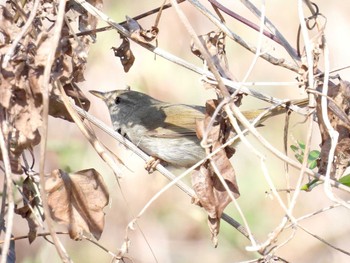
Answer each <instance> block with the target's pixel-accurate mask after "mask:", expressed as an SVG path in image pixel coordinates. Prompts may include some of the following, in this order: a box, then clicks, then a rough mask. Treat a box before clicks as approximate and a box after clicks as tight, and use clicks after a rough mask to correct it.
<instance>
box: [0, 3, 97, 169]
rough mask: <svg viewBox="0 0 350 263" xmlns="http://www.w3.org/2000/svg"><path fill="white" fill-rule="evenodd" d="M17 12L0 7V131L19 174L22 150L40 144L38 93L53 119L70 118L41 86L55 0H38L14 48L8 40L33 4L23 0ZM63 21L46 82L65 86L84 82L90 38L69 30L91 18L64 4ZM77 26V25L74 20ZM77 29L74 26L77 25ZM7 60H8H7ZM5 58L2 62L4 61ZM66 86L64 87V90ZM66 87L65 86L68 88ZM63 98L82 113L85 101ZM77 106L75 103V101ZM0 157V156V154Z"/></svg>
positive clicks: (92, 24)
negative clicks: (45, 98) (0, 117)
mask: <svg viewBox="0 0 350 263" xmlns="http://www.w3.org/2000/svg"><path fill="white" fill-rule="evenodd" d="M89 2H90V3H91V4H93V5H95V6H96V7H101V5H102V1H101V0H95V1H93V0H91V1H89ZM21 8H22V11H21V12H20V11H19V10H18V6H17V4H16V1H6V4H4V5H1V6H0V41H1V45H0V57H1V58H2V59H1V61H0V62H1V68H0V106H1V108H3V109H4V110H3V112H4V114H3V115H4V116H3V117H4V119H5V120H6V123H5V124H4V125H3V126H2V132H3V133H4V135H5V137H6V138H9V142H8V144H9V145H10V146H11V148H10V156H9V157H10V161H11V166H12V171H13V172H16V173H21V172H22V168H21V165H20V161H19V157H20V155H21V154H22V152H23V151H24V150H25V149H28V148H30V147H33V146H35V145H37V144H38V143H39V142H40V139H41V138H40V134H39V128H40V127H41V125H42V118H41V114H42V102H43V97H42V90H43V89H44V88H45V89H48V90H49V97H50V107H51V106H52V108H50V109H49V111H50V113H51V114H53V116H56V117H61V118H64V119H66V120H70V116H69V115H68V114H67V113H66V111H65V110H63V108H62V106H60V105H57V103H56V102H57V96H56V94H55V89H54V88H52V86H49V87H42V82H43V81H42V80H43V74H44V69H45V67H47V65H46V64H47V57H48V54H49V53H50V52H51V51H52V48H53V46H52V38H53V35H54V33H53V32H54V30H55V21H56V18H57V17H56V16H57V12H56V11H57V10H56V2H55V1H51V0H42V1H41V4H40V5H39V8H38V10H37V13H36V16H35V18H34V21H33V22H32V24H31V26H30V27H29V29H28V30H27V32H26V33H25V34H24V35H23V36H22V38H21V40H20V42H19V43H18V45H17V46H14V44H15V42H14V40H15V39H16V38H17V37H18V35H19V34H20V32H21V31H22V28H23V26H24V25H25V22H26V21H27V19H28V18H27V17H25V16H23V15H21V13H23V14H29V13H30V12H32V11H33V1H24V2H23V6H21ZM65 15H66V17H67V19H66V20H65V23H64V24H63V28H62V31H61V37H60V42H59V44H58V47H57V49H56V52H55V58H54V63H53V65H52V71H51V79H52V80H55V81H60V82H62V84H63V85H64V86H65V85H69V84H72V83H77V82H80V81H82V80H84V75H83V73H84V70H85V65H86V58H87V53H88V51H89V47H90V44H91V43H92V42H93V39H92V37H93V36H90V35H83V36H79V37H72V35H73V34H74V32H73V31H75V32H76V31H79V30H80V31H81V30H86V29H90V30H91V29H92V30H93V29H95V28H96V24H97V19H96V18H95V17H93V16H91V15H90V14H88V13H87V12H86V11H85V10H83V9H81V8H79V7H78V5H77V4H74V1H69V3H68V4H67V6H66V14H65ZM77 20H78V21H79V23H78V21H77ZM77 25H78V26H77ZM7 58H9V59H8V60H7ZM5 60H6V62H7V63H4V62H5ZM65 87H66V88H67V87H69V86H65ZM68 89H69V88H68ZM68 95H70V96H71V97H73V98H74V100H75V101H77V100H78V99H79V100H80V101H84V102H85V103H84V105H85V106H84V109H85V110H87V109H88V105H89V103H87V99H86V97H83V98H82V96H81V93H80V94H79V95H78V96H77V95H76V94H74V95H72V94H70V93H69V92H68ZM77 105H78V106H81V104H80V103H77ZM0 156H1V154H0ZM0 158H1V157H0Z"/></svg>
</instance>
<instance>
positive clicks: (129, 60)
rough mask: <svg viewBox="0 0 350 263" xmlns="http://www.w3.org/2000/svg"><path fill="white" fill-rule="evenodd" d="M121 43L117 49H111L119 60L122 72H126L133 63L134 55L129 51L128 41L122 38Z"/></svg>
mask: <svg viewBox="0 0 350 263" xmlns="http://www.w3.org/2000/svg"><path fill="white" fill-rule="evenodd" d="M122 39H123V42H122V43H121V44H120V46H119V47H118V48H115V47H112V49H113V51H114V55H115V56H116V57H119V58H120V62H121V63H122V65H123V68H124V71H125V72H128V71H129V69H130V68H131V67H132V65H133V64H134V61H135V57H134V54H133V53H132V51H131V49H130V41H129V39H127V38H126V37H122Z"/></svg>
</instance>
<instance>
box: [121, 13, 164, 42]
mask: <svg viewBox="0 0 350 263" xmlns="http://www.w3.org/2000/svg"><path fill="white" fill-rule="evenodd" d="M124 27H125V28H126V29H127V30H128V31H129V32H130V37H131V39H133V40H135V41H138V42H141V43H149V42H151V41H153V40H154V39H156V38H157V36H158V33H159V29H158V28H157V27H156V26H152V28H151V29H150V30H145V29H143V28H142V27H141V25H140V24H139V23H138V22H137V21H136V20H135V19H132V18H130V17H128V16H127V17H126V23H125V25H124Z"/></svg>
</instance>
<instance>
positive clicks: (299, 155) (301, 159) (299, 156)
mask: <svg viewBox="0 0 350 263" xmlns="http://www.w3.org/2000/svg"><path fill="white" fill-rule="evenodd" d="M294 156H295V158H296V159H297V160H298V162H299V163H302V162H303V159H304V155H303V154H299V153H297V154H295V155H294Z"/></svg>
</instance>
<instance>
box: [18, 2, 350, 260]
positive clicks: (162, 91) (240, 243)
mask: <svg viewBox="0 0 350 263" xmlns="http://www.w3.org/2000/svg"><path fill="white" fill-rule="evenodd" d="M162 2H163V1H135V0H131V1H112V0H105V1H104V8H103V11H104V12H105V13H106V14H107V15H108V16H110V17H111V18H112V19H114V20H115V21H116V22H122V21H124V20H125V16H126V15H127V16H130V17H133V16H136V15H139V14H141V13H143V12H145V11H148V10H150V9H153V8H156V7H158V6H160V5H161V4H162ZM202 2H205V4H206V5H207V3H206V1H202ZM253 2H254V3H255V4H256V6H257V7H259V8H260V5H261V3H260V1H253ZM221 3H222V4H224V5H225V6H226V7H228V8H229V9H231V10H233V11H234V12H237V13H238V14H240V15H241V16H243V17H245V18H247V19H249V20H251V21H253V22H255V23H257V24H258V23H259V19H258V18H256V17H254V16H253V15H252V14H251V13H250V12H249V11H248V10H247V9H246V8H245V7H244V6H243V5H242V4H241V3H240V1H221ZM316 4H317V5H318V7H319V9H320V12H321V13H322V14H323V15H324V16H325V17H326V18H327V27H326V32H325V33H326V38H327V42H328V44H329V50H330V63H331V69H337V68H340V67H343V66H346V65H348V61H349V58H350V54H349V52H347V50H348V43H349V38H350V34H349V32H350V31H349V29H350V28H349V24H350V21H349V16H348V10H349V8H350V2H348V1H336V2H334V1H327V0H320V1H317V2H316ZM207 6H208V8H209V9H210V6H209V5H207ZM181 8H183V10H184V11H185V13H186V15H187V16H188V18H189V20H190V22H191V24H192V26H193V27H194V29H195V30H196V32H197V34H198V35H202V34H206V33H208V32H209V31H212V30H216V27H215V26H214V25H213V24H212V23H210V22H209V21H208V20H207V19H206V18H205V17H204V16H203V15H201V14H200V13H199V12H198V11H197V10H195V9H194V8H193V7H192V6H191V5H190V4H189V3H182V4H181ZM210 10H212V9H210ZM306 14H308V13H307V12H306ZM266 15H267V17H268V18H269V19H270V20H271V21H272V23H274V25H275V26H276V27H277V28H278V29H279V30H280V31H281V33H282V34H283V35H284V36H285V37H286V39H287V40H288V41H289V42H290V43H291V45H292V46H293V47H295V46H296V38H297V30H298V26H299V18H298V15H297V3H296V1H278V0H268V1H266ZM155 17H156V15H153V16H150V17H147V18H145V19H142V20H140V21H138V22H139V23H140V24H141V25H142V26H143V28H150V27H151V26H152V25H153V24H154V21H155ZM225 18H226V22H227V25H228V27H229V28H230V29H231V30H232V31H233V32H235V33H236V34H238V35H240V36H241V37H242V38H243V39H244V40H245V41H247V42H250V43H257V41H258V34H257V32H255V31H253V30H251V29H249V28H247V27H246V26H244V25H242V24H241V23H239V22H237V21H235V20H233V19H232V18H230V17H228V16H226V15H225ZM104 25H105V24H104V23H100V26H104ZM158 27H159V29H160V33H159V37H158V46H159V47H160V48H161V49H164V50H166V51H168V52H170V53H172V54H174V55H176V56H178V57H181V58H183V59H185V60H187V61H189V62H190V63H193V64H195V65H197V66H200V67H201V66H202V62H201V61H200V59H199V58H197V57H195V56H194V55H192V54H191V51H190V41H191V38H190V36H189V34H188V33H187V31H186V30H185V28H184V26H183V24H182V23H181V22H180V20H179V18H178V16H177V14H176V13H175V11H174V10H173V9H167V10H164V11H163V14H162V16H161V20H160V24H159V26H158ZM119 45H120V39H119V35H118V34H117V33H116V32H115V31H107V32H103V33H99V34H98V37H97V41H96V43H95V44H94V45H93V46H92V48H91V51H90V54H89V58H88V64H87V66H88V68H87V70H86V72H85V79H86V81H85V82H83V83H81V85H80V87H81V89H82V90H83V91H84V93H85V94H86V95H87V96H88V97H89V99H90V100H91V103H92V105H91V109H90V113H91V114H93V115H95V116H96V117H98V118H99V119H101V120H102V121H104V122H105V123H107V124H109V125H110V119H109V114H108V111H107V108H106V107H105V105H104V103H103V102H102V101H100V100H98V99H97V98H95V97H94V96H92V95H91V94H89V93H88V90H90V89H94V90H101V91H107V90H113V89H123V88H125V86H126V85H130V86H131V88H132V89H134V90H138V91H142V92H145V93H147V94H149V95H151V96H153V97H156V98H157V99H160V100H164V101H168V102H173V103H187V104H198V105H204V104H205V101H206V100H207V99H209V98H214V97H215V94H214V92H213V91H212V90H206V89H205V88H204V87H203V85H202V83H201V76H200V75H198V74H196V73H194V72H191V71H189V70H187V69H184V68H182V67H180V66H178V65H175V64H173V63H171V62H169V61H166V60H165V59H163V58H161V57H158V56H155V55H154V54H153V53H151V52H149V51H147V50H145V49H143V48H141V47H139V46H138V45H136V44H134V43H132V44H131V48H132V51H133V52H134V55H135V58H136V60H135V64H134V65H133V67H132V68H131V69H130V71H129V72H128V73H124V71H123V68H122V65H121V63H120V61H119V59H118V58H116V57H114V55H113V51H112V50H111V47H112V46H114V47H118V46H119ZM263 48H264V50H266V51H267V52H269V53H270V54H272V55H274V56H276V57H278V58H287V60H289V57H288V55H287V54H286V52H284V51H283V50H282V49H281V48H280V47H279V46H278V45H277V44H276V43H274V42H272V41H270V40H268V39H266V38H264V40H263ZM226 52H227V58H228V61H229V65H230V70H231V72H232V74H233V75H234V76H235V77H236V79H237V80H242V78H243V77H244V76H245V74H246V72H247V70H248V68H249V66H250V64H251V63H252V59H253V57H254V55H253V54H251V53H250V52H248V51H246V50H245V49H243V48H242V47H240V46H239V45H238V44H236V43H233V42H232V41H231V40H229V39H228V38H227V39H226ZM348 73H349V70H344V71H341V72H339V74H340V75H341V77H342V78H343V79H345V80H347V79H348V77H347V75H348ZM295 78H296V74H295V73H293V72H290V71H288V70H286V69H283V68H280V67H276V66H273V65H271V64H269V63H267V62H265V61H263V60H262V59H259V60H258V62H257V64H256V65H255V66H254V69H253V71H252V73H251V75H250V76H249V77H248V79H247V81H251V82H288V81H295ZM254 88H255V89H257V90H260V91H261V92H263V93H265V94H269V95H272V96H274V97H277V98H281V99H283V98H289V99H294V98H295V99H296V98H303V97H306V94H305V93H304V92H303V90H301V89H299V88H298V87H297V86H296V85H293V86H273V87H268V86H256V87H254ZM264 106H267V104H265V103H263V102H260V101H258V100H256V99H254V98H251V97H245V98H244V100H243V105H242V108H243V109H254V108H259V107H264ZM302 122H303V118H302V117H300V116H296V114H292V117H291V124H290V133H289V137H288V139H289V145H290V144H296V141H297V140H299V141H305V136H306V130H305V125H304V124H303V123H302ZM283 127H284V116H281V117H276V118H274V119H273V120H270V121H268V122H266V124H265V127H263V128H262V129H261V130H260V132H261V134H262V135H263V136H264V137H265V138H266V139H267V140H269V141H270V142H271V143H272V144H273V145H274V146H275V147H276V148H278V149H279V150H283ZM95 131H96V134H97V136H98V138H99V139H100V140H101V142H103V143H104V144H105V145H107V146H108V147H109V148H110V149H112V150H113V151H114V152H115V153H116V154H117V155H118V156H120V157H121V159H122V160H123V161H124V162H125V164H126V166H127V168H123V175H124V177H123V179H121V180H120V182H119V183H120V186H119V185H118V183H117V182H116V180H115V177H114V175H113V174H112V172H111V170H110V168H109V167H108V166H107V165H106V164H105V163H104V162H103V161H102V160H101V159H100V157H99V156H98V155H97V153H96V152H95V151H94V149H93V148H92V147H91V146H90V144H89V143H88V142H87V140H86V139H85V138H84V137H83V135H82V134H81V133H80V131H79V130H78V128H77V127H76V125H75V124H72V123H67V122H65V121H62V120H60V119H54V118H50V120H49V141H48V157H47V160H48V161H47V164H46V170H47V172H50V171H52V170H53V169H57V168H61V169H70V170H72V171H77V170H82V169H86V168H90V167H93V168H95V169H97V170H98V171H99V172H100V173H101V174H102V175H103V177H104V179H105V181H106V183H107V184H108V187H109V191H110V204H109V205H108V207H106V208H105V210H104V211H105V213H106V220H105V222H106V224H105V229H104V232H103V234H102V236H101V239H100V240H99V241H98V242H99V243H100V244H101V245H102V246H104V247H106V248H107V249H109V250H111V251H112V252H114V253H117V252H118V249H119V248H120V247H121V245H122V243H123V242H124V237H125V235H126V233H125V230H126V226H127V224H128V223H129V222H130V221H131V220H132V219H133V218H134V216H135V215H136V214H138V213H139V211H140V210H141V209H142V208H143V207H144V205H145V204H146V203H147V202H148V200H149V199H150V198H152V196H153V195H154V194H156V193H157V192H158V191H159V190H160V189H162V187H164V186H165V185H166V184H167V182H168V181H167V180H166V179H164V178H163V176H162V175H161V174H159V173H157V172H155V173H153V174H151V175H149V174H147V172H146V171H145V170H144V168H143V167H144V163H143V161H141V160H140V159H139V158H138V157H137V156H135V155H134V154H133V153H132V152H131V151H128V150H126V149H125V148H124V147H123V146H121V145H119V144H118V143H117V142H116V141H114V140H113V139H112V138H110V137H109V136H108V135H106V134H105V133H103V132H102V131H100V130H98V129H95ZM248 138H249V140H250V141H251V142H252V144H253V145H254V146H255V147H257V149H258V150H260V151H261V152H262V153H263V154H264V155H265V156H266V162H265V163H266V165H267V168H268V171H269V175H270V177H271V178H272V179H273V180H274V184H275V186H276V188H278V189H285V187H286V185H285V171H284V165H283V163H282V162H281V161H280V160H279V159H277V158H276V157H274V156H272V155H271V154H270V153H269V152H268V151H267V150H265V149H264V148H263V147H262V146H261V144H259V142H257V141H256V140H255V139H254V138H253V136H248ZM319 142H320V138H319V136H318V131H317V130H315V131H314V136H313V145H312V147H311V149H319V147H318V144H319ZM290 156H293V154H292V153H290ZM232 162H233V165H234V168H235V170H236V173H237V177H238V184H239V187H240V192H241V197H240V198H239V199H238V200H237V202H238V203H239V205H240V206H241V209H242V211H243V213H244V215H245V216H246V218H247V220H248V223H249V226H250V228H251V230H252V232H253V234H254V236H255V237H256V239H257V240H258V241H261V242H263V241H265V240H266V239H267V238H268V235H269V233H270V232H272V231H274V229H275V228H276V227H277V226H278V224H279V223H280V222H281V220H282V218H283V216H284V212H283V210H282V209H281V207H280V206H279V205H278V203H277V201H276V200H275V199H274V198H273V197H272V195H271V194H269V193H270V188H269V186H268V184H267V183H266V180H265V179H264V176H263V172H262V169H261V165H260V159H259V158H257V157H256V156H255V155H254V154H253V153H252V152H251V151H250V150H249V149H247V147H246V146H245V145H244V144H242V143H241V144H240V145H239V146H238V148H237V152H236V154H235V155H234V157H233V158H232ZM180 172H181V171H177V170H174V173H176V174H179V173H180ZM290 176H291V181H292V183H295V182H296V180H297V178H298V172H297V171H294V170H293V169H291V170H290ZM185 181H186V182H190V178H186V179H185ZM336 193H337V194H339V195H340V197H342V198H345V197H346V196H345V194H344V193H341V192H339V193H338V192H336ZM282 196H283V200H286V199H285V195H284V194H282ZM331 204H332V202H331V201H330V200H329V199H328V198H327V197H326V196H325V194H324V192H323V189H322V187H317V188H316V189H314V190H313V191H312V192H309V193H306V192H302V193H301V194H300V196H299V199H298V202H297V206H296V208H295V211H294V215H295V217H300V216H303V215H305V214H308V213H312V212H314V211H317V210H318V209H320V208H323V207H327V206H328V205H331ZM225 212H226V213H228V214H229V215H230V216H231V217H233V218H235V219H236V220H237V221H239V222H241V223H242V219H241V218H240V216H239V214H238V213H237V211H236V209H235V207H234V206H233V205H229V206H228V208H227V209H226V210H225ZM16 217H18V218H16V221H15V222H18V223H16V225H15V228H14V235H15V236H19V235H24V234H26V233H27V226H26V222H25V221H24V220H22V219H21V218H20V217H19V216H18V215H16ZM206 218H207V216H206V213H205V212H204V210H202V209H200V208H199V207H196V206H194V205H192V204H191V200H190V198H189V197H188V196H186V194H184V193H183V192H181V191H180V190H179V189H177V188H176V187H173V188H171V189H170V190H168V191H167V192H165V193H164V194H163V195H161V196H160V198H158V200H157V201H156V202H155V203H153V205H152V206H151V207H150V208H149V209H148V211H147V212H146V213H145V214H144V215H143V216H142V217H141V218H140V219H139V220H138V226H137V227H136V229H135V231H133V232H129V238H130V241H131V244H130V251H129V253H128V256H130V260H129V261H128V260H125V262H165V263H170V262H182V263H190V262H202V263H209V262H240V261H248V260H253V259H255V258H258V256H259V255H258V254H257V253H253V252H248V251H247V250H246V249H245V248H246V246H249V245H250V243H249V241H248V240H246V239H245V238H244V237H242V235H240V234H239V233H238V232H237V231H236V230H235V229H233V228H232V227H231V226H229V225H228V224H226V223H225V222H222V224H221V231H220V234H219V246H218V247H217V248H214V247H213V244H212V243H211V241H210V232H209V230H208V227H207V223H206V220H207V219H206ZM348 218H349V213H348V211H346V210H345V209H344V208H335V209H332V210H330V211H327V212H324V213H321V214H319V215H316V216H313V217H312V218H310V219H307V220H304V221H302V222H301V225H302V226H303V227H305V228H306V229H308V230H309V231H311V232H312V233H314V234H316V235H318V236H320V237H321V238H323V239H324V240H326V241H327V242H329V243H331V244H332V245H334V246H336V247H339V248H342V249H345V250H346V249H349V245H350V237H349V234H348V233H349V230H350V225H349V220H348ZM58 229H60V226H58ZM293 233H294V234H295V236H294V237H293V238H292V239H291V240H290V241H289V243H288V244H287V245H285V246H283V247H282V248H280V249H279V250H278V251H277V253H276V254H277V255H279V256H281V257H282V258H284V259H286V260H287V261H290V262H339V263H340V262H349V257H348V256H346V255H345V254H343V253H341V252H339V251H336V250H334V249H332V248H330V247H329V246H327V245H325V244H323V243H322V242H320V241H318V240H317V239H315V238H313V237H312V236H310V235H308V234H306V233H305V232H304V231H302V230H301V229H296V231H295V232H293V229H292V228H289V229H287V230H286V231H284V232H283V233H282V235H280V237H279V240H278V244H281V243H283V242H284V241H286V240H287V239H288V238H289V237H290V236H291V235H292V234H293ZM61 239H62V242H63V244H64V245H65V247H66V249H67V250H68V253H69V255H70V256H71V257H72V259H73V260H74V261H75V262H85V263H90V262H91V263H92V262H110V259H111V257H110V256H109V255H108V254H107V253H106V252H105V251H103V250H101V249H100V248H98V247H97V246H96V245H94V244H92V243H89V242H88V241H79V242H76V241H72V240H70V239H69V237H66V236H61ZM16 253H17V259H18V262H26V263H30V262H60V260H59V258H58V256H57V254H56V251H55V248H54V246H53V245H51V244H49V243H48V242H47V241H45V240H44V239H43V238H37V239H36V240H35V242H34V243H33V244H31V245H30V246H29V245H28V241H27V240H22V241H18V242H16Z"/></svg>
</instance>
